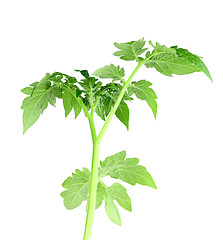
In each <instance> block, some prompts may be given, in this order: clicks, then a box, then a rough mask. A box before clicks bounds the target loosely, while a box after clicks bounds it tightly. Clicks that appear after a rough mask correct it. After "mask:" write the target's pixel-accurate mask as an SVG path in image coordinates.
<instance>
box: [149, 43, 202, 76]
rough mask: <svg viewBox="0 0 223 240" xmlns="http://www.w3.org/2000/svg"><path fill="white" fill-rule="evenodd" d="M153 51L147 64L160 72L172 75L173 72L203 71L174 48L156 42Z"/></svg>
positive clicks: (182, 73)
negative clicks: (180, 55) (178, 53)
mask: <svg viewBox="0 0 223 240" xmlns="http://www.w3.org/2000/svg"><path fill="white" fill-rule="evenodd" d="M153 47H154V50H153V52H152V53H151V54H150V55H148V57H147V62H146V63H145V66H146V67H147V68H151V67H154V68H155V69H156V70H157V71H158V72H160V73H162V74H164V75H166V76H169V77H171V76H172V75H173V74H176V75H185V74H189V73H193V72H199V71H201V70H200V69H199V68H198V67H197V66H195V65H194V64H192V63H191V62H190V61H188V60H187V59H185V58H182V57H179V56H178V55H177V53H176V50H175V49H174V48H167V47H166V46H165V45H163V46H161V45H160V44H159V43H156V46H153Z"/></svg>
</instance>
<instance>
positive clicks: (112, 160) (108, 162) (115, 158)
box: [100, 151, 126, 168]
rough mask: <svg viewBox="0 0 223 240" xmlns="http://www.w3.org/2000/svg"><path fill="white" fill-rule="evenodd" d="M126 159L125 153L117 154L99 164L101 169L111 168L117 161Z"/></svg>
mask: <svg viewBox="0 0 223 240" xmlns="http://www.w3.org/2000/svg"><path fill="white" fill-rule="evenodd" d="M125 157H126V151H122V152H118V153H116V154H114V155H112V156H109V157H106V158H105V160H104V161H103V162H100V165H101V167H102V168H104V167H109V166H113V165H114V164H115V163H117V162H119V161H124V160H125Z"/></svg>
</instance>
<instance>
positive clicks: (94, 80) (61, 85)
mask: <svg viewBox="0 0 223 240" xmlns="http://www.w3.org/2000/svg"><path fill="white" fill-rule="evenodd" d="M145 43H146V42H145V41H144V39H143V38H142V39H140V40H138V41H132V42H127V43H115V44H114V45H115V47H116V48H118V51H116V52H115V53H114V55H115V56H117V57H119V58H120V59H122V60H125V61H136V63H137V65H136V68H135V69H134V70H133V72H132V74H131V75H130V76H129V78H127V79H126V78H125V71H124V68H121V67H120V66H115V65H113V64H110V65H106V66H105V67H102V68H100V69H98V70H96V71H95V72H94V73H93V74H92V75H89V73H88V71H87V70H75V71H76V72H77V73H76V74H79V75H80V76H81V75H82V77H81V80H77V78H76V77H73V76H69V75H67V74H63V73H60V72H54V73H53V74H49V73H47V74H46V75H45V77H44V78H43V79H42V80H40V81H39V82H34V83H32V84H30V86H29V87H26V88H24V89H22V90H21V91H22V92H23V93H25V94H27V95H28V96H27V97H26V98H25V99H24V101H23V103H22V107H21V108H22V109H23V110H24V112H23V127H24V131H23V132H24V133H25V132H26V131H27V130H28V129H29V128H30V127H31V126H32V125H33V124H34V123H35V122H36V121H37V120H38V118H39V117H40V115H41V114H42V113H43V111H44V110H45V109H46V108H47V106H48V103H49V104H51V105H53V106H55V103H56V98H58V99H62V101H63V106H64V109H65V117H67V116H68V115H69V114H70V112H71V111H72V110H74V114H75V118H77V117H78V116H79V114H80V112H81V111H82V110H83V112H84V114H85V117H86V118H87V119H88V121H89V125H90V130H91V135H92V142H93V154H92V166H91V171H90V170H89V169H88V168H83V169H82V170H78V169H77V170H76V171H75V173H72V176H70V177H68V178H67V179H66V180H65V181H64V182H63V184H62V186H63V187H64V188H65V190H64V191H63V192H62V193H61V196H62V197H63V199H64V205H65V207H66V208H67V209H74V208H76V207H78V206H80V205H81V204H82V202H84V201H86V200H87V205H86V209H87V217H86V225H85V232H84V240H90V237H91V230H92V225H93V218H94V214H95V209H97V208H98V207H100V205H101V204H102V202H103V201H104V202H105V211H106V213H107V215H108V217H109V218H110V220H111V221H112V222H114V223H115V224H117V225H121V218H120V215H119V210H118V208H117V206H116V205H117V204H119V205H120V206H121V207H122V208H124V209H125V210H128V211H132V206H131V200H130V197H129V195H128V193H127V191H126V189H125V187H123V186H122V185H121V184H120V183H114V184H112V185H111V186H107V185H105V183H104V182H103V181H102V179H103V178H104V177H106V176H109V177H112V178H114V179H120V180H122V181H124V182H126V183H128V184H130V185H135V184H136V183H138V184H141V185H145V186H148V187H152V188H155V189H156V184H155V182H154V180H153V178H152V176H151V175H150V174H149V172H148V171H147V170H146V168H145V167H143V166H141V165H139V159H138V158H126V152H125V151H121V152H119V153H116V154H114V155H112V156H109V157H107V158H106V159H105V160H104V161H100V163H99V146H100V143H101V141H102V138H103V136H104V134H105V132H106V129H107V128H108V126H109V124H110V122H111V120H112V118H113V116H114V115H116V117H117V118H118V119H119V120H120V121H121V122H122V123H123V124H124V125H125V127H126V128H127V129H129V108H128V103H129V102H131V101H132V100H133V99H134V97H136V98H138V99H140V100H143V101H146V102H147V104H148V106H149V107H150V108H151V110H152V113H153V115H154V117H155V118H156V113H157V102H156V99H157V96H156V94H155V92H154V90H153V89H152V88H151V85H152V84H151V83H150V82H149V81H147V80H139V81H132V80H133V78H134V76H135V75H136V73H137V72H138V71H139V69H140V68H141V67H142V66H146V67H147V68H155V69H156V70H157V71H158V72H160V73H162V74H164V75H166V76H168V77H172V76H173V74H175V75H185V74H189V73H193V72H203V73H205V74H206V75H207V77H208V78H209V79H210V80H211V81H212V78H211V75H210V73H209V71H208V69H207V67H206V66H205V64H204V63H203V61H202V60H201V57H199V56H197V55H194V54H192V53H190V52H189V51H188V50H186V49H183V48H178V47H177V46H173V47H170V48H169V47H166V46H165V45H160V44H159V43H156V45H153V44H152V42H151V41H150V42H149V44H150V48H153V49H152V51H149V50H148V48H146V47H145ZM142 54H144V57H142ZM99 79H101V81H100V80H99ZM103 79H111V81H110V83H107V84H104V83H103V82H104V81H103ZM95 113H96V114H97V115H98V116H99V117H100V118H101V119H102V120H103V121H104V125H103V127H102V128H101V130H100V132H99V133H96V128H95V122H94V114H95ZM114 201H115V202H114Z"/></svg>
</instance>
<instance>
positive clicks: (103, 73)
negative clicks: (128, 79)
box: [93, 64, 125, 80]
mask: <svg viewBox="0 0 223 240" xmlns="http://www.w3.org/2000/svg"><path fill="white" fill-rule="evenodd" d="M93 75H94V76H98V77H100V78H112V79H113V80H122V78H123V77H124V76H125V71H124V68H120V66H117V67H116V66H114V65H113V64H110V65H109V66H108V65H106V66H105V67H102V68H99V69H98V70H96V71H95V72H94V73H93Z"/></svg>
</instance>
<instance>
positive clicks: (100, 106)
mask: <svg viewBox="0 0 223 240" xmlns="http://www.w3.org/2000/svg"><path fill="white" fill-rule="evenodd" d="M95 112H96V114H97V115H98V116H99V117H100V118H101V119H102V120H104V121H105V97H103V96H100V97H99V100H98V103H97V105H96V107H95Z"/></svg>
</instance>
